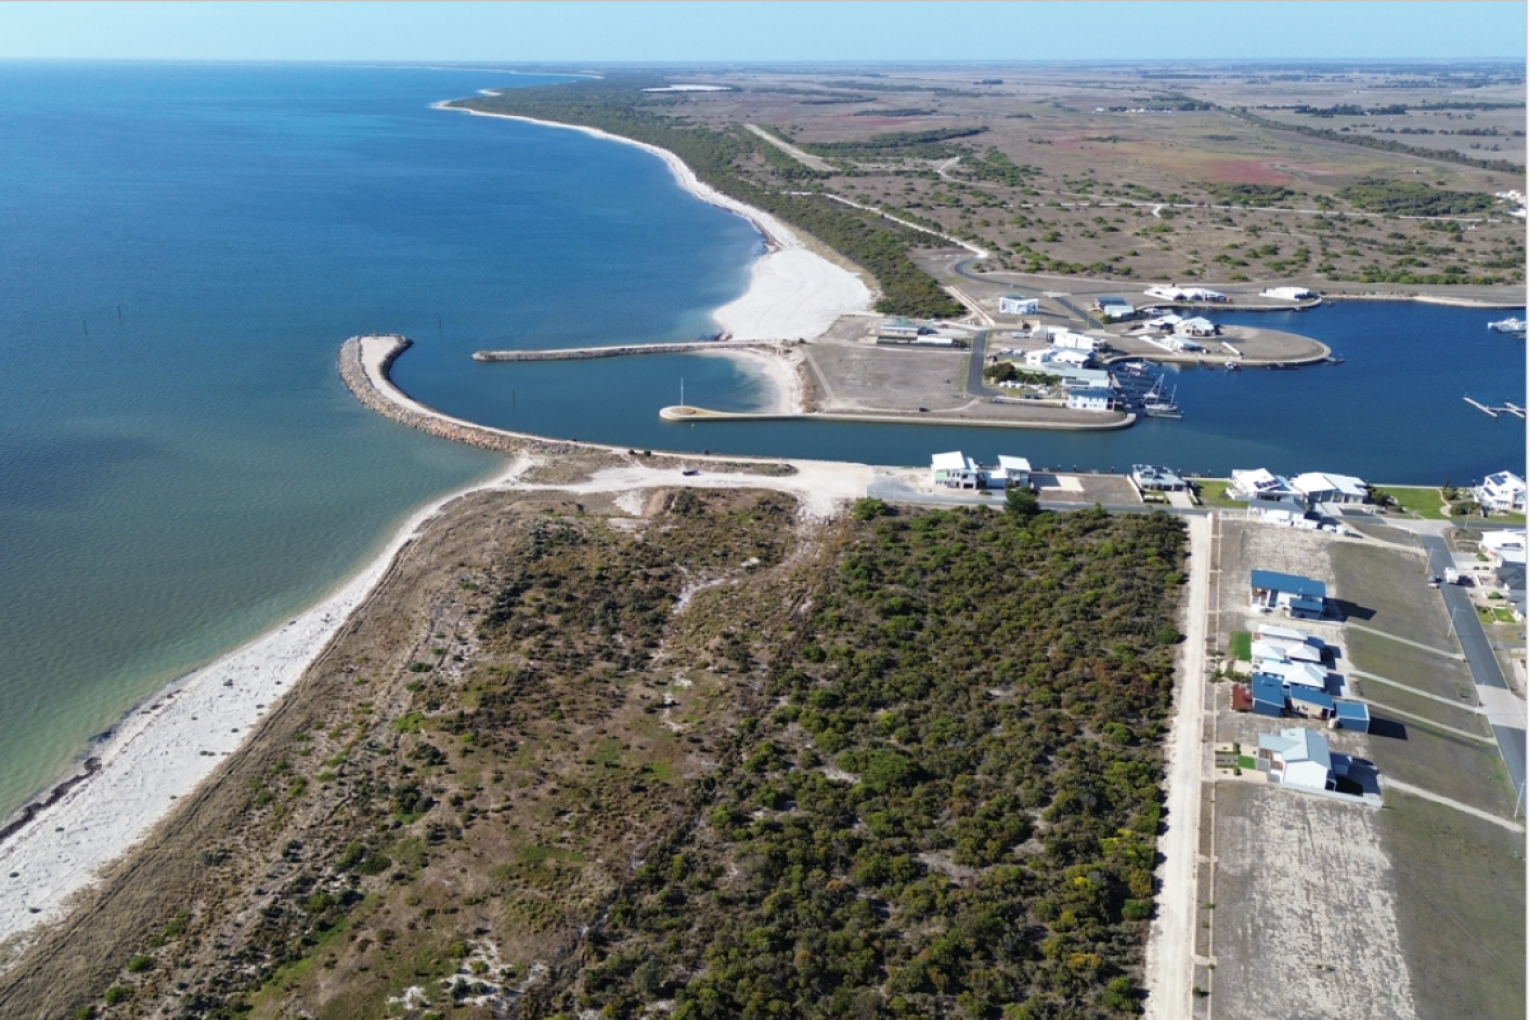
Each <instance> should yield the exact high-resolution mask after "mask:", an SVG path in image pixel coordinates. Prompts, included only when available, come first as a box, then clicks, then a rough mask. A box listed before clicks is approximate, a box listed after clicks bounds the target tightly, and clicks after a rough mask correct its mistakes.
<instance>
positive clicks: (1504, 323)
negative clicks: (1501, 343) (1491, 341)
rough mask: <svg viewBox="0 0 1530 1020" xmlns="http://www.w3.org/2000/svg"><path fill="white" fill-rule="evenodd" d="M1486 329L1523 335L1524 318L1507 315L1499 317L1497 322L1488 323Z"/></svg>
mask: <svg viewBox="0 0 1530 1020" xmlns="http://www.w3.org/2000/svg"><path fill="white" fill-rule="evenodd" d="M1488 329H1491V330H1492V331H1493V332H1495V333H1513V334H1514V335H1515V336H1524V335H1525V320H1524V319H1517V318H1514V317H1512V316H1511V317H1509V318H1507V319H1499V320H1498V321H1497V322H1490V323H1488Z"/></svg>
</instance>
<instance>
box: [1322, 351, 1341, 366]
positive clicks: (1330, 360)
mask: <svg viewBox="0 0 1530 1020" xmlns="http://www.w3.org/2000/svg"><path fill="white" fill-rule="evenodd" d="M1323 361H1324V362H1326V363H1327V364H1330V365H1342V364H1344V359H1343V358H1341V357H1339V355H1337V354H1330V355H1328V357H1326V358H1324V359H1323Z"/></svg>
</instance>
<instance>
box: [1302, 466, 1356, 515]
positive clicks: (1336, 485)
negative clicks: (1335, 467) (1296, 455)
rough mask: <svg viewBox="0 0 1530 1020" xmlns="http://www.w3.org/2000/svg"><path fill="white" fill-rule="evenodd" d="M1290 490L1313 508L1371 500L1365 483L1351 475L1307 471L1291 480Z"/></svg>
mask: <svg viewBox="0 0 1530 1020" xmlns="http://www.w3.org/2000/svg"><path fill="white" fill-rule="evenodd" d="M1291 488H1292V489H1294V490H1295V491H1297V492H1299V493H1301V494H1302V495H1303V496H1304V497H1305V498H1306V500H1307V504H1308V505H1309V506H1314V507H1315V506H1318V505H1319V504H1322V503H1368V502H1370V498H1371V497H1370V491H1369V490H1368V489H1367V488H1366V486H1365V482H1363V481H1361V480H1360V479H1359V478H1355V477H1354V476H1352V475H1334V474H1326V473H1320V472H1316V471H1309V472H1307V473H1306V474H1301V475H1297V476H1296V477H1295V478H1293V479H1291Z"/></svg>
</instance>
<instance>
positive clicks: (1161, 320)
mask: <svg viewBox="0 0 1530 1020" xmlns="http://www.w3.org/2000/svg"><path fill="white" fill-rule="evenodd" d="M1184 321H1185V317H1184V316H1182V315H1175V314H1174V313H1173V312H1169V313H1168V314H1166V315H1159V316H1156V317H1155V318H1152V319H1149V320H1147V322H1145V323H1144V324H1143V325H1145V326H1148V327H1150V328H1152V329H1157V330H1164V331H1168V330H1171V329H1173V328H1174V327H1175V326H1178V325H1179V324H1180V323H1181V322H1184Z"/></svg>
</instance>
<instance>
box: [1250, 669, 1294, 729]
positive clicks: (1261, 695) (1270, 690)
mask: <svg viewBox="0 0 1530 1020" xmlns="http://www.w3.org/2000/svg"><path fill="white" fill-rule="evenodd" d="M1248 686H1249V693H1250V694H1252V695H1253V698H1254V714H1256V715H1268V716H1273V717H1275V718H1277V719H1278V718H1280V717H1281V716H1282V715H1284V714H1285V710H1286V689H1285V688H1284V687H1282V686H1281V685H1280V681H1279V680H1277V679H1276V678H1275V677H1272V676H1268V675H1266V674H1264V673H1255V674H1254V675H1253V677H1252V678H1250V680H1249V684H1248Z"/></svg>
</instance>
